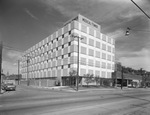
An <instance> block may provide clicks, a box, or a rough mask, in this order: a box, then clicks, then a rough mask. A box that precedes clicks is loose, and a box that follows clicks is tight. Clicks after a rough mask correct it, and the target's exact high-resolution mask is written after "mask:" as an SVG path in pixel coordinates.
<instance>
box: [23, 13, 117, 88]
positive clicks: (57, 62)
mask: <svg viewBox="0 0 150 115" xmlns="http://www.w3.org/2000/svg"><path fill="white" fill-rule="evenodd" d="M72 34H73V35H77V36H79V37H82V38H83V39H82V40H80V48H79V50H80V51H79V53H80V54H79V62H80V63H79V64H80V66H79V75H80V76H83V75H84V74H87V73H90V74H94V75H98V76H100V77H101V78H111V73H112V72H114V60H115V40H114V39H112V38H110V37H108V36H106V35H104V34H102V33H101V26H100V25H98V24H97V23H95V22H93V21H91V20H89V19H87V18H86V17H84V16H82V15H78V16H77V17H75V18H73V19H71V20H69V21H68V22H67V23H65V24H64V27H62V28H60V29H59V30H58V31H56V32H54V33H53V34H51V35H50V36H48V37H47V38H45V39H44V40H42V41H41V42H39V43H37V44H36V45H34V46H33V47H31V48H30V49H28V50H27V51H25V52H24V56H23V58H22V62H21V73H22V77H23V78H26V79H27V60H28V59H29V60H30V61H29V63H28V73H29V78H30V79H31V80H36V79H38V80H40V84H47V85H46V86H53V84H54V82H55V81H56V79H57V80H59V81H60V82H61V84H62V83H63V82H67V81H65V80H66V79H63V78H65V77H66V78H67V77H69V72H70V71H71V70H77V56H78V50H77V49H78V40H77V38H73V37H71V35H72ZM52 81H53V82H52ZM43 82H44V83H43ZM82 82H83V81H82ZM36 83H37V82H36ZM38 84H39V83H38ZM62 85H63V84H62Z"/></svg>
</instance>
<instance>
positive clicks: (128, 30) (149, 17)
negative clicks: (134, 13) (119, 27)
mask: <svg viewBox="0 0 150 115" xmlns="http://www.w3.org/2000/svg"><path fill="white" fill-rule="evenodd" d="M131 2H132V3H133V4H134V5H135V6H136V7H138V8H139V9H140V10H141V11H142V12H143V13H144V14H145V16H147V18H148V19H150V16H149V15H148V14H147V13H146V12H145V11H144V10H143V9H142V8H141V7H140V6H138V5H137V4H136V3H135V2H134V1H133V0H131ZM130 30H131V28H129V27H127V30H126V33H125V36H128V35H129V34H130Z"/></svg>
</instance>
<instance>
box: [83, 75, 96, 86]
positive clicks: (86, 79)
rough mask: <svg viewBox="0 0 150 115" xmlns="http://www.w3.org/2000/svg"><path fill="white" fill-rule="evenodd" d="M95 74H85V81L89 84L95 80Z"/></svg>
mask: <svg viewBox="0 0 150 115" xmlns="http://www.w3.org/2000/svg"><path fill="white" fill-rule="evenodd" d="M93 78H94V75H93V74H84V82H85V83H86V84H87V86H88V85H89V83H92V82H93Z"/></svg>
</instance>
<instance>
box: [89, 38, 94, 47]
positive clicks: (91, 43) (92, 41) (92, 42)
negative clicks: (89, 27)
mask: <svg viewBox="0 0 150 115" xmlns="http://www.w3.org/2000/svg"><path fill="white" fill-rule="evenodd" d="M89 45H90V46H94V40H92V39H90V38H89Z"/></svg>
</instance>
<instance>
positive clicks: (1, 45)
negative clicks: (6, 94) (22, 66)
mask: <svg viewBox="0 0 150 115" xmlns="http://www.w3.org/2000/svg"><path fill="white" fill-rule="evenodd" d="M2 50H3V43H2V41H0V94H1V93H2V92H1V88H2Z"/></svg>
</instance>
